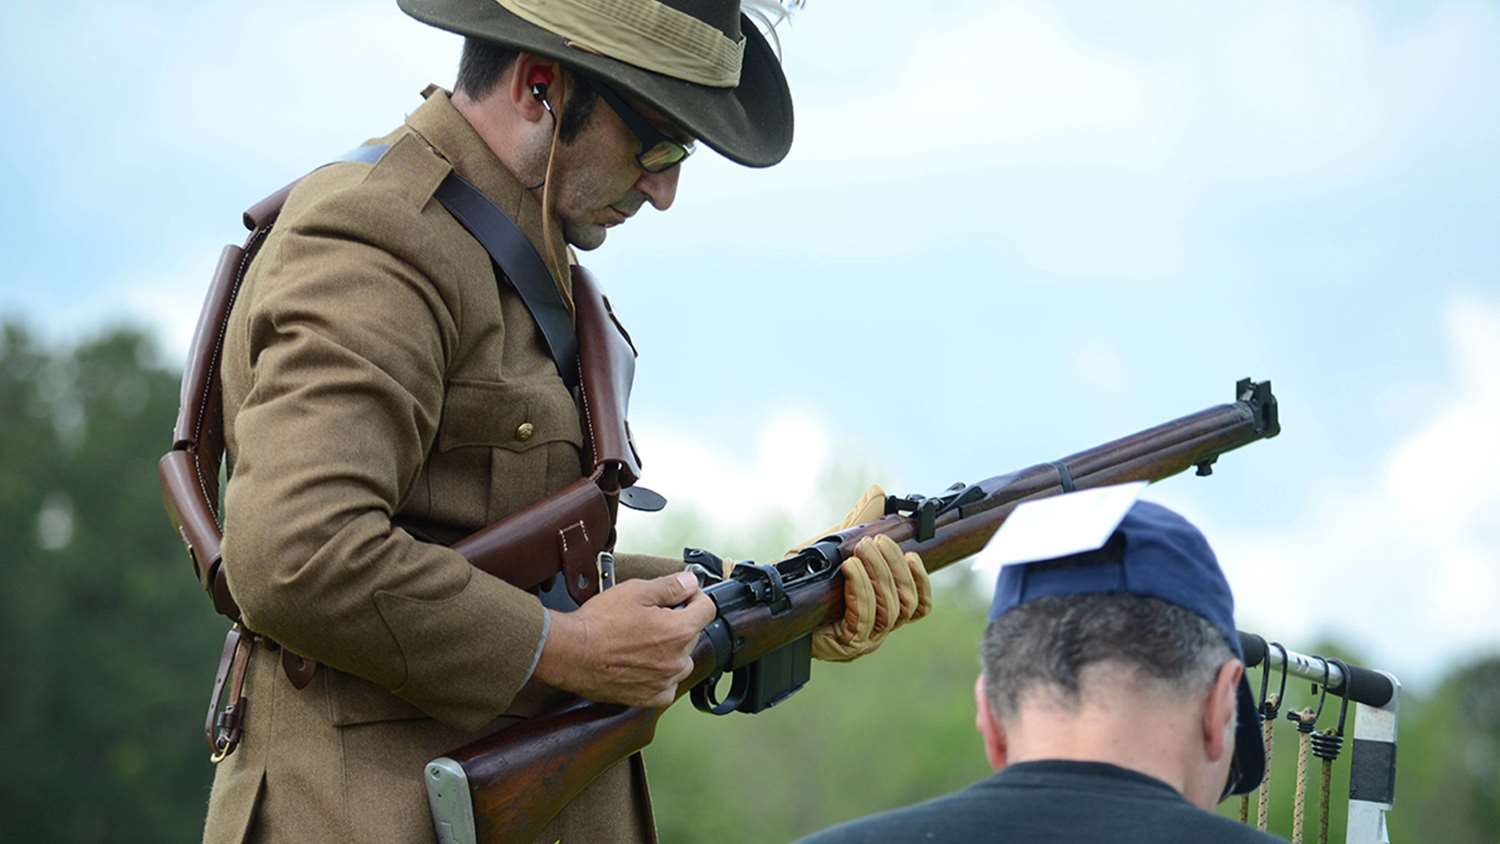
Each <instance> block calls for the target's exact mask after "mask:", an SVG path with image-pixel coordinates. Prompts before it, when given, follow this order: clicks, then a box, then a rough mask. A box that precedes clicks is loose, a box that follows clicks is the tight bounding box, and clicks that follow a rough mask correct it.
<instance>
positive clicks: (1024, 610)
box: [981, 592, 1234, 718]
mask: <svg viewBox="0 0 1500 844" xmlns="http://www.w3.org/2000/svg"><path fill="white" fill-rule="evenodd" d="M981 654H982V658H983V661H984V676H985V692H986V694H987V696H988V697H989V701H990V705H991V706H992V707H994V709H995V710H996V713H997V714H998V715H1000V717H1002V718H1009V717H1014V716H1015V714H1016V712H1017V711H1018V710H1019V708H1020V705H1021V700H1022V698H1023V697H1024V696H1026V695H1027V694H1032V693H1041V694H1044V695H1047V696H1048V697H1049V698H1051V699H1052V700H1053V701H1054V702H1055V703H1056V704H1057V705H1059V706H1062V707H1064V708H1066V709H1069V710H1072V711H1076V710H1077V708H1078V706H1079V704H1080V703H1081V697H1080V687H1079V676H1080V674H1081V673H1082V672H1083V670H1084V669H1085V668H1088V667H1090V666H1100V667H1104V668H1107V669H1116V670H1124V671H1126V672H1129V674H1130V675H1131V676H1132V679H1134V680H1136V681H1137V682H1146V683H1150V684H1153V685H1155V686H1156V687H1157V688H1159V689H1162V690H1163V691H1165V692H1168V693H1172V694H1182V695H1201V694H1203V693H1204V692H1206V691H1207V690H1208V687H1209V686H1210V684H1212V682H1213V680H1214V677H1215V675H1216V674H1217V673H1218V670H1219V667H1220V666H1221V665H1223V664H1224V663H1225V662H1226V661H1228V660H1230V659H1233V658H1234V652H1233V651H1231V650H1230V649H1229V645H1228V644H1227V643H1226V642H1225V641H1224V637H1223V635H1222V634H1220V632H1219V631H1218V629H1217V628H1215V627H1214V626H1213V625H1212V624H1210V623H1208V621H1207V620H1206V619H1204V618H1203V617H1201V616H1199V615H1197V614H1196V613H1193V612H1189V611H1188V610H1185V609H1183V608H1181V607H1179V606H1176V605H1175V604H1169V603H1167V602H1166V601H1162V600H1159V599H1157V598H1149V597H1145V596H1141V595H1131V594H1127V593H1120V592H1111V593H1100V594H1088V595H1065V596H1053V597H1046V598H1038V599H1036V600H1034V601H1030V602H1028V603H1025V604H1022V605H1021V606H1019V607H1016V608H1014V609H1012V610H1010V611H1008V612H1006V613H1005V614H1004V615H1002V616H1000V617H999V618H997V619H995V620H994V621H992V622H990V625H989V628H988V629H987V630H986V631H985V635H984V643H983V645H982V646H981Z"/></svg>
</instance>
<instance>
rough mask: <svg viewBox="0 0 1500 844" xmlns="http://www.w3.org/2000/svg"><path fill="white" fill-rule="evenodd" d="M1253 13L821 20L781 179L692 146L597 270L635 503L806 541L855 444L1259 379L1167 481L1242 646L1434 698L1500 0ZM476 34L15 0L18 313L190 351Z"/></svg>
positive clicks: (1057, 444) (305, 9) (9, 307)
mask: <svg viewBox="0 0 1500 844" xmlns="http://www.w3.org/2000/svg"><path fill="white" fill-rule="evenodd" d="M1228 5H1229V4H1182V3H1146V2H1139V3H1131V4H1118V3H1103V2H1101V3H1067V2H1058V3H1053V2H998V1H997V0H988V1H987V2H945V3H941V4H913V3H896V2H886V0H880V2H875V0H861V2H858V3H855V2H851V0H811V2H810V3H809V4H808V8H807V9H806V11H805V12H804V13H802V14H801V15H800V16H799V17H798V18H797V19H796V20H795V22H794V24H793V25H792V27H791V28H790V29H789V30H786V31H784V32H783V35H782V41H783V43H784V45H785V49H786V62H785V65H786V70H787V74H788V77H789V79H790V82H791V86H792V90H793V93H794V96H795V98H796V102H797V108H798V112H797V131H796V136H797V140H796V143H795V145H794V147H793V150H792V153H791V155H790V157H789V158H788V159H787V160H786V162H784V163H783V164H782V165H780V166H778V167H776V168H773V169H770V170H765V171H752V170H747V169H743V168H739V167H736V166H734V165H731V164H729V163H727V162H725V161H723V160H722V159H718V158H716V157H715V156H714V155H713V154H712V153H709V152H704V153H702V154H700V155H699V156H697V157H695V158H694V159H693V160H692V161H690V162H688V164H687V165H686V166H685V169H684V172H683V175H682V182H681V188H680V192H679V198H678V202H677V205H676V206H675V207H674V208H673V209H672V210H671V211H670V212H668V213H666V214H655V213H648V214H642V215H641V216H640V217H638V218H636V219H635V220H632V221H631V223H630V224H629V225H627V226H625V227H623V228H621V229H617V230H614V231H613V232H612V234H611V235H610V242H609V243H608V244H606V246H605V247H604V248H603V249H602V250H600V251H598V252H595V253H592V254H588V255H586V256H585V258H584V263H585V264H587V265H589V266H590V267H591V268H592V269H594V270H595V271H596V273H597V274H598V275H599V277H600V278H601V280H602V282H603V284H604V285H605V287H606V289H607V290H608V291H609V293H610V294H611V298H612V300H613V301H614V303H615V306H616V309H617V311H618V312H619V313H620V314H621V316H622V318H623V319H624V320H625V322H626V324H627V325H628V326H629V327H630V329H631V332H632V334H633V335H634V337H635V340H636V342H637V345H638V346H639V347H640V350H641V360H640V365H639V369H638V377H637V387H636V393H635V402H634V408H633V427H634V428H635V430H636V431H637V432H638V435H639V439H640V441H641V447H642V451H643V454H644V457H645V461H646V470H647V476H646V481H645V482H646V483H647V484H648V485H651V486H653V487H656V488H659V489H660V490H661V491H663V492H664V493H666V494H667V495H668V497H669V498H671V499H672V500H673V502H674V504H673V506H674V507H679V508H685V509H687V508H691V509H696V510H698V511H700V512H702V513H704V514H706V515H707V516H709V517H710V518H711V519H713V520H715V523H716V524H718V525H719V526H720V529H721V531H722V533H723V536H724V537H725V538H724V539H721V540H719V541H721V542H733V541H734V538H735V532H734V531H733V530H732V529H731V528H730V527H729V526H730V525H731V524H732V523H734V522H735V521H742V520H744V519H745V518H747V514H748V516H749V517H755V516H764V515H766V514H767V512H768V511H772V514H773V515H774V511H777V510H778V509H780V510H786V511H788V512H789V513H790V515H788V516H787V518H788V519H789V520H790V522H791V523H793V524H797V525H805V526H806V528H807V530H813V529H816V528H818V527H821V526H822V524H824V523H826V522H827V521H828V520H829V519H830V518H831V517H832V516H833V515H835V514H833V513H831V512H828V510H827V505H826V504H824V505H822V508H821V509H820V510H818V512H811V513H810V512H807V511H806V508H809V507H814V505H813V502H818V501H819V498H820V497H819V495H818V494H817V491H816V484H817V482H818V480H819V479H820V478H821V477H823V476H824V475H826V473H827V470H828V469H829V467H831V466H834V465H835V464H837V465H843V466H856V467H862V470H863V472H864V473H865V474H866V475H868V477H869V480H872V481H880V482H883V483H885V484H886V485H887V486H889V487H891V488H892V490H893V491H936V490H938V489H940V488H941V487H943V486H946V485H947V484H949V483H951V482H953V481H957V480H965V481H973V480H978V479H980V478H983V477H986V476H989V475H993V474H998V473H1000V472H1002V471H1006V470H1009V469H1013V468H1019V467H1021V466H1025V465H1030V464H1032V463H1035V462H1039V461H1043V460H1050V459H1054V458H1056V457H1060V456H1062V455H1064V454H1067V453H1070V452H1073V451H1077V450H1080V449H1083V448H1085V447H1089V446H1092V445H1095V444H1097V443H1100V442H1103V441H1105V440H1108V439H1112V438H1114V437H1116V436H1119V435H1122V434H1125V433H1129V432H1133V431H1135V430H1138V429H1140V428H1144V427H1146V426H1149V425H1152V424H1155V423H1157V422H1161V421H1165V420H1166V419H1169V418H1172V417H1175V416H1179V415H1182V414H1185V413H1189V412H1193V411H1196V410H1199V409H1202V408H1204V407H1207V406H1209V405H1212V404H1217V403H1220V402H1224V401H1228V400H1230V399H1231V397H1232V396H1231V394H1232V387H1233V384H1234V382H1235V381H1236V380H1237V379H1239V378H1242V377H1246V376H1252V377H1255V378H1257V379H1265V378H1269V379H1271V380H1272V381H1273V383H1274V384H1275V389H1276V393H1277V395H1278V396H1279V397H1280V400H1281V409H1282V419H1283V425H1284V433H1283V434H1282V436H1281V437H1280V438H1278V439H1276V440H1273V441H1271V442H1268V443H1264V444H1258V445H1255V446H1253V447H1251V448H1248V449H1246V450H1244V451H1242V452H1240V453H1236V454H1233V455H1230V456H1227V457H1225V458H1224V459H1223V460H1221V461H1220V466H1219V470H1218V471H1217V472H1216V473H1215V475H1214V476H1213V477H1212V478H1210V479H1207V480H1204V479H1197V478H1192V477H1181V478H1177V479H1173V480H1172V481H1169V482H1167V483H1164V484H1162V485H1160V486H1159V487H1156V488H1154V489H1153V490H1152V491H1151V492H1150V493H1149V495H1150V496H1151V497H1155V498H1157V499H1158V500H1162V501H1165V502H1167V503H1169V504H1171V505H1173V506H1175V507H1178V508H1179V509H1181V510H1183V511H1184V512H1186V513H1187V514H1189V515H1190V517H1192V518H1193V519H1195V520H1196V521H1197V522H1198V523H1199V524H1200V526H1202V527H1203V528H1204V530H1205V532H1206V533H1207V534H1208V536H1209V539H1210V541H1211V542H1212V543H1213V544H1214V545H1215V547H1216V548H1217V549H1218V550H1219V553H1220V556H1221V559H1222V562H1223V563H1224V565H1225V568H1226V569H1227V571H1228V572H1229V574H1230V578H1231V581H1232V583H1233V585H1234V587H1235V589H1236V592H1237V594H1238V596H1239V604H1240V622H1241V624H1242V626H1246V627H1249V628H1252V629H1256V630H1258V631H1262V632H1265V633H1266V634H1267V635H1268V636H1271V637H1272V638H1280V639H1282V640H1284V641H1286V642H1287V643H1288V644H1290V645H1292V646H1293V647H1296V646H1297V644H1298V643H1300V642H1310V641H1311V639H1312V638H1313V637H1315V636H1318V635H1322V634H1325V633H1326V634H1334V635H1339V636H1341V637H1343V638H1344V639H1346V640H1347V641H1351V642H1353V643H1354V644H1356V645H1357V646H1358V647H1359V648H1361V649H1362V651H1363V652H1364V653H1365V654H1367V655H1368V656H1369V657H1370V661H1371V662H1372V664H1374V666H1375V667H1378V668H1387V669H1390V670H1393V671H1395V672H1396V673H1398V674H1399V675H1400V676H1402V677H1403V678H1406V679H1408V682H1411V683H1416V684H1421V683H1423V682H1425V681H1427V680H1430V679H1431V678H1432V677H1434V676H1436V674H1437V673H1438V672H1440V671H1442V670H1445V669H1447V668H1450V667H1452V666H1453V664H1454V663H1455V662H1456V661H1457V660H1460V659H1464V658H1467V657H1469V656H1472V655H1474V654H1476V653H1480V652H1493V651H1494V650H1496V649H1497V648H1500V644H1497V643H1500V613H1497V612H1495V611H1494V608H1495V607H1496V606H1500V552H1497V551H1496V550H1495V549H1496V548H1500V515H1497V513H1500V492H1497V489H1500V486H1497V483H1496V481H1495V478H1496V476H1497V475H1500V447H1497V445H1496V431H1497V430H1500V238H1497V236H1496V230H1497V217H1500V215H1497V211H1500V165H1497V163H1496V153H1495V151H1496V150H1497V149H1500V109H1497V108H1496V106H1495V91H1496V90H1500V51H1497V50H1496V45H1497V44H1500V10H1497V7H1496V6H1495V5H1494V4H1492V3H1484V2H1474V3H1430V4H1408V3H1393V2H1384V3H1374V2H1371V3H1342V2H1326V3H1316V4H1312V3H1297V2H1264V3H1256V4H1235V5H1234V6H1233V8H1232V9H1231V8H1226V7H1228ZM457 53H458V40H457V39H456V38H455V37H453V36H449V35H447V34H444V33H440V32H437V31H434V30H429V29H427V28H425V27H423V26H422V25H420V24H418V23H416V22H414V21H411V20H408V19H407V18H405V17H404V16H403V15H402V14H401V13H400V12H399V11H398V10H397V8H396V6H395V4H394V3H379V4H376V3H370V2H360V3H354V2H331V1H330V0H323V2H319V3H316V4H312V3H292V2H261V3H213V2H194V3H186V2H161V3H152V4H149V5H147V4H128V3H125V4H97V3H88V4H83V3H49V4H35V3H32V4H21V3H9V4H4V5H3V7H0V54H3V55H4V57H5V58H4V59H3V60H0V61H3V65H0V67H3V75H0V90H3V97H4V99H3V102H4V103H6V108H5V109H4V110H3V114H0V121H3V124H4V129H5V137H6V138H7V141H8V149H7V150H6V154H5V155H3V156H0V178H3V180H4V186H5V191H4V194H3V195H0V252H3V255H4V266H5V270H4V271H3V275H0V314H5V315H16V316H23V317H25V318H27V319H29V320H31V321H32V322H34V323H36V324H39V325H41V326H44V327H45V329H46V331H47V332H48V333H49V334H50V335H51V336H53V337H56V338H59V339H62V338H71V337H76V336H79V335H80V334H82V333H86V332H89V331H93V330H96V329H97V328H99V327H100V326H102V325H104V324H108V323H112V322H117V321H121V320H134V321H138V322H144V323H146V324H149V325H151V326H153V327H155V328H156V329H158V330H159V331H160V332H161V336H162V337H163V339H164V346H165V348H167V349H168V350H169V352H168V353H169V354H170V356H171V359H172V360H173V361H176V360H178V359H179V358H180V356H181V354H182V350H183V348H184V347H185V345H186V342H187V339H188V337H189V335H190V334H191V330H192V320H193V318H194V316H195V314H196V310H197V307H198V303H199V299H200V297H201V294H202V291H203V288H204V286H205V285H206V283H207V280H208V276H209V273H210V271H211V270H212V267H213V264H214V260H215V258H216V257H217V254H218V251H219V249H220V248H221V246H222V245H223V244H224V243H226V242H229V241H235V242H238V241H239V240H240V239H241V238H242V237H243V231H242V230H241V229H240V228H239V225H238V216H239V212H240V211H241V210H243V209H244V208H245V207H246V206H248V205H249V204H250V203H252V202H254V201H255V200H257V199H259V198H260V197H261V196H263V195H265V194H267V193H269V192H270V191H271V190H274V189H275V188H277V187H279V186H280V185H281V184H283V183H285V182H287V181H289V180H291V179H293V178H295V177H297V176H298V175H300V174H301V173H302V172H304V171H306V170H307V169H310V168H311V167H313V166H316V165H318V164H321V163H323V162H325V161H328V160H330V159H331V158H334V157H336V156H337V155H339V154H340V153H341V152H343V151H344V150H347V149H349V148H350V147H352V146H355V145H357V144H358V143H359V142H360V141H362V140H363V139H365V138H366V137H370V136H374V135H379V134H383V133H384V132H386V131H387V130H388V129H390V128H391V127H392V126H394V125H396V124H397V123H398V122H399V121H400V120H401V118H402V117H403V115H404V114H405V113H407V112H409V111H411V110H412V109H414V108H415V107H416V106H417V104H418V103H419V98H418V96H417V94H418V91H420V89H421V88H422V87H423V86H424V85H425V84H426V83H428V82H438V83H441V84H444V85H449V84H451V81H452V78H453V74H454V68H455V65H456V60H457ZM163 424H164V425H165V424H168V423H167V422H166V421H165V420H164V422H163ZM799 508H803V509H799ZM814 509H817V508H816V507H814ZM752 520H753V519H752ZM632 524H633V525H635V526H636V529H637V530H638V531H641V532H649V527H643V526H639V525H638V524H637V523H632ZM702 544H704V545H706V546H709V547H715V546H716V541H715V537H705V538H704V539H703V541H702ZM722 550H723V551H724V552H725V553H728V554H730V555H733V554H734V553H735V550H736V549H735V548H732V547H726V548H722Z"/></svg>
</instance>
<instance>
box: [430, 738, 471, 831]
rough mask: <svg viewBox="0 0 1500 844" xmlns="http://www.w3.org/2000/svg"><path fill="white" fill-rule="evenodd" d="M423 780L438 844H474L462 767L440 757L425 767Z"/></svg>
mask: <svg viewBox="0 0 1500 844" xmlns="http://www.w3.org/2000/svg"><path fill="white" fill-rule="evenodd" d="M424 779H425V780H426V781H427V802H428V803H429V804H430V805H431V806H432V824H433V827H434V828H435V831H436V832H437V840H438V844H475V839H476V833H475V830H474V799H473V798H472V797H471V796H470V794H469V777H468V775H467V774H465V773H464V768H463V766H462V765H460V764H458V763H457V762H455V761H453V760H452V759H449V758H448V757H446V756H443V757H440V758H438V759H434V760H432V761H431V762H428V763H427V776H426V777H424Z"/></svg>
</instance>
